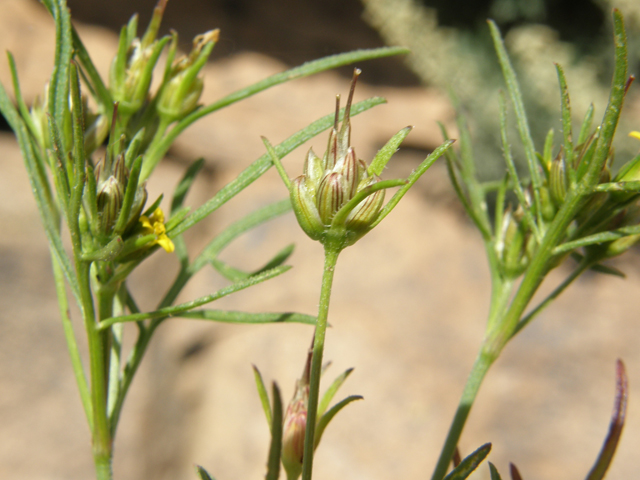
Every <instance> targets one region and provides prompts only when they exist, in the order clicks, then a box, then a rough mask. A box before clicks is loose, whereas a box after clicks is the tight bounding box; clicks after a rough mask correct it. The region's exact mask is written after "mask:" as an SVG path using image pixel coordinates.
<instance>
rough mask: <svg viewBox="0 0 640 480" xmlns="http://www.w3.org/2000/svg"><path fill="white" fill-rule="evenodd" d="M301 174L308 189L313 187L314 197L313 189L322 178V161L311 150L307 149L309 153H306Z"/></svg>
mask: <svg viewBox="0 0 640 480" xmlns="http://www.w3.org/2000/svg"><path fill="white" fill-rule="evenodd" d="M303 172H304V176H305V177H306V179H307V183H308V184H309V187H310V188H311V187H313V190H314V197H315V189H316V188H317V186H318V185H319V184H320V180H322V177H323V176H324V165H323V161H322V159H321V158H320V157H318V156H317V155H316V154H315V153H314V151H313V149H309V153H307V159H306V160H305V162H304V170H303Z"/></svg>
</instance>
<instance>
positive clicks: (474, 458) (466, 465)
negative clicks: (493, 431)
mask: <svg viewBox="0 0 640 480" xmlns="http://www.w3.org/2000/svg"><path fill="white" fill-rule="evenodd" d="M490 451H491V444H490V443H485V444H484V445H482V446H481V447H480V448H478V449H477V450H476V451H475V452H473V453H472V454H471V455H469V456H468V457H466V458H465V459H464V460H462V462H460V465H458V466H457V467H456V468H455V469H454V470H453V471H452V472H451V473H449V475H447V476H446V477H444V480H464V479H465V478H467V477H468V476H469V475H471V474H472V473H473V471H474V470H475V469H476V468H478V465H480V463H481V462H482V461H483V460H484V459H485V458H486V457H487V455H489V452H490Z"/></svg>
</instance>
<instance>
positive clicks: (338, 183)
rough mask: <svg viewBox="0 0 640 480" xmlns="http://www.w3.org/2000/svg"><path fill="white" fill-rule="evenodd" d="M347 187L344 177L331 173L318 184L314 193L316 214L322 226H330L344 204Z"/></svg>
mask: <svg viewBox="0 0 640 480" xmlns="http://www.w3.org/2000/svg"><path fill="white" fill-rule="evenodd" d="M347 191H348V187H347V185H346V182H345V179H344V176H343V175H341V174H339V173H336V172H333V173H330V174H328V175H326V176H325V177H324V178H323V179H322V181H321V182H320V186H319V187H318V191H317V192H316V197H317V202H318V213H319V214H320V219H321V220H322V223H323V224H324V225H331V220H332V219H333V216H334V215H335V214H336V212H337V211H338V210H339V209H340V207H341V206H342V205H344V203H345V199H347V198H346V193H347Z"/></svg>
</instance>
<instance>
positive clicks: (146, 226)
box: [140, 215, 153, 233]
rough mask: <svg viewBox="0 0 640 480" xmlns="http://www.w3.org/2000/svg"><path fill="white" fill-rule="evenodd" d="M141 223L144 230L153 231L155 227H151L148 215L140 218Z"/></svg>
mask: <svg viewBox="0 0 640 480" xmlns="http://www.w3.org/2000/svg"><path fill="white" fill-rule="evenodd" d="M140 223H141V224H142V228H144V229H149V230H151V231H153V227H152V226H151V221H150V220H149V217H147V216H146V215H142V216H141V217H140ZM149 233H151V232H149Z"/></svg>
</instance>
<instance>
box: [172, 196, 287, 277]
mask: <svg viewBox="0 0 640 480" xmlns="http://www.w3.org/2000/svg"><path fill="white" fill-rule="evenodd" d="M289 210H291V201H290V200H289V199H288V198H286V199H284V200H280V201H279V202H275V203H272V204H270V205H267V206H266V207H262V208H260V209H258V210H256V211H254V212H251V213H250V214H249V215H247V216H245V217H243V218H241V219H240V220H238V221H237V222H235V223H233V224H231V225H229V226H228V227H227V228H225V229H224V230H223V231H222V232H220V234H218V235H217V236H216V237H215V238H214V239H213V240H211V242H209V244H208V245H207V246H206V247H205V248H204V249H203V250H202V252H201V253H200V255H198V256H197V257H196V259H195V260H194V261H193V264H192V268H191V269H190V270H191V271H192V272H193V273H195V272H197V271H198V270H200V269H201V268H202V267H203V266H204V265H206V264H207V263H208V262H211V261H212V260H214V259H215V258H216V257H217V256H218V255H219V254H220V252H221V251H222V250H223V249H224V248H225V247H226V246H227V245H229V244H230V243H231V242H232V241H233V240H234V239H236V238H238V237H239V236H240V235H242V234H243V233H245V232H247V231H249V230H251V229H253V228H255V227H257V226H258V225H261V224H263V223H265V222H268V221H269V220H271V219H273V218H276V217H278V216H280V215H283V214H284V213H287V212H288V211H289ZM187 220H188V219H187ZM175 230H180V226H178V227H176V229H175ZM170 236H171V235H170Z"/></svg>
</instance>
